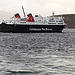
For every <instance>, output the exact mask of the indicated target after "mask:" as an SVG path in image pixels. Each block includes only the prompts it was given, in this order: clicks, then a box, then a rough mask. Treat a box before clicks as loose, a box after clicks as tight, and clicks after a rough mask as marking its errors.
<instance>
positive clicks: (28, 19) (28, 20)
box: [27, 13, 35, 22]
mask: <svg viewBox="0 0 75 75" xmlns="http://www.w3.org/2000/svg"><path fill="white" fill-rule="evenodd" d="M27 16H28V17H27V22H35V21H34V18H33V16H32V14H31V13H30V14H28V15H27Z"/></svg>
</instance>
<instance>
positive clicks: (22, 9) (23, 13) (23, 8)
mask: <svg viewBox="0 0 75 75" xmlns="http://www.w3.org/2000/svg"><path fill="white" fill-rule="evenodd" d="M22 10H23V14H24V17H25V12H24V8H23V6H22Z"/></svg>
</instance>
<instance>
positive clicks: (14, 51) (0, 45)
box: [0, 30, 75, 75]
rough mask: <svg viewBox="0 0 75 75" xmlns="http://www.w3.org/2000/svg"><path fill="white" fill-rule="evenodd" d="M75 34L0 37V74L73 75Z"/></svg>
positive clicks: (74, 71)
mask: <svg viewBox="0 0 75 75" xmlns="http://www.w3.org/2000/svg"><path fill="white" fill-rule="evenodd" d="M70 31H71V32H70ZM74 31H75V30H73V32H72V30H65V31H64V32H63V33H0V74H1V75H74V74H75V33H74Z"/></svg>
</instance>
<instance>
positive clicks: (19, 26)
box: [0, 7, 67, 33]
mask: <svg viewBox="0 0 75 75" xmlns="http://www.w3.org/2000/svg"><path fill="white" fill-rule="evenodd" d="M22 9H23V13H24V18H21V16H20V15H19V13H16V14H15V15H14V16H13V17H12V18H11V19H10V20H5V21H3V22H2V23H1V24H0V32H8V33H50V32H62V30H63V29H64V28H65V26H66V25H67V24H66V23H65V22H64V18H63V17H55V16H54V13H53V15H52V16H47V17H42V16H41V15H35V16H34V17H33V15H32V14H31V13H29V14H28V15H27V16H26V15H25V12H24V8H23V7H22Z"/></svg>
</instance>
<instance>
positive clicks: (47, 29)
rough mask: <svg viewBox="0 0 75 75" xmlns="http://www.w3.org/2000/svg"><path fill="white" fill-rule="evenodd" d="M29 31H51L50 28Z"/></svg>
mask: <svg viewBox="0 0 75 75" xmlns="http://www.w3.org/2000/svg"><path fill="white" fill-rule="evenodd" d="M29 30H30V31H51V30H52V29H50V28H29Z"/></svg>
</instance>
